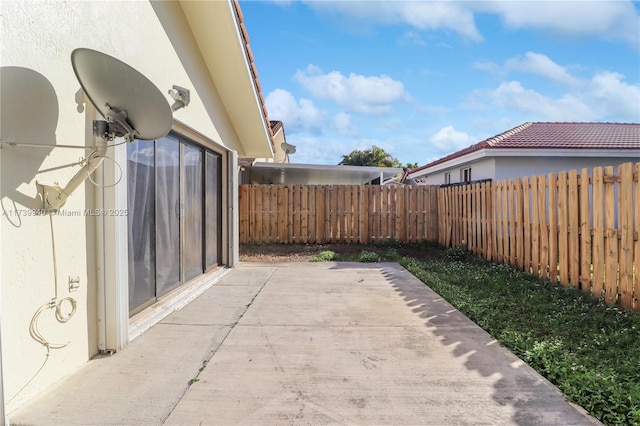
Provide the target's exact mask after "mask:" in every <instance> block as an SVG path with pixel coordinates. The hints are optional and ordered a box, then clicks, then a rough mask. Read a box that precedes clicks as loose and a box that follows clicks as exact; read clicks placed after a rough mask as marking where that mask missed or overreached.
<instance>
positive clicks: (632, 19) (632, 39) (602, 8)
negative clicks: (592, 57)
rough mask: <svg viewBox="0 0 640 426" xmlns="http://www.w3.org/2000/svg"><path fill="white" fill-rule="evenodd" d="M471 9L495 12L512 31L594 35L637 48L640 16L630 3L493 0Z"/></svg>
mask: <svg viewBox="0 0 640 426" xmlns="http://www.w3.org/2000/svg"><path fill="white" fill-rule="evenodd" d="M474 6H475V7H477V10H479V11H482V12H492V13H497V14H498V15H500V16H501V17H502V20H503V22H504V23H505V25H506V26H507V27H508V28H512V29H519V28H531V29H535V30H542V31H552V32H556V33H560V34H565V35H569V36H577V37H585V36H596V37H601V38H604V39H607V40H623V41H625V42H627V43H629V44H631V45H632V46H635V47H636V48H637V47H639V46H640V34H638V26H639V24H640V16H639V15H638V12H637V10H636V8H635V6H634V5H633V3H632V2H631V1H626V0H625V1H553V2H535V1H492V2H482V3H480V2H479V3H475V4H474Z"/></svg>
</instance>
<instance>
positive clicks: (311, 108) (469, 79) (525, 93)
mask: <svg viewBox="0 0 640 426" xmlns="http://www.w3.org/2000/svg"><path fill="white" fill-rule="evenodd" d="M240 5H241V8H242V11H243V14H244V21H245V25H246V27H247V31H248V34H249V37H250V46H251V48H252V51H253V54H254V57H255V63H256V67H257V70H258V74H259V80H260V83H261V86H262V91H263V94H264V96H265V99H266V104H267V109H268V112H269V118H270V119H272V120H281V121H283V123H284V126H285V132H286V136H287V141H288V142H289V143H291V144H294V145H296V146H297V152H296V154H294V155H292V156H291V162H293V163H313V164H337V163H338V162H340V160H341V159H342V155H345V154H348V153H349V152H351V151H352V150H354V149H366V148H370V147H371V146H372V145H376V146H379V147H382V148H384V149H385V150H386V151H387V152H389V153H390V154H392V155H393V156H394V157H397V158H398V159H399V160H400V161H401V162H402V163H403V164H406V163H408V162H411V163H413V162H416V163H418V165H423V164H426V163H427V162H429V161H431V160H435V159H437V158H439V157H441V156H443V155H446V154H448V153H450V152H453V151H456V150H458V149H460V148H463V147H466V146H469V145H471V144H473V143H475V142H479V141H481V140H483V139H485V138H487V137H490V136H493V135H496V134H498V133H501V132H504V131H506V130H508V129H510V128H512V127H515V126H517V125H520V124H522V123H524V122H527V121H610V122H640V2H629V1H622V0H615V1H537V2H530V1H497V2H495V1H471V2H463V1H445V2H434V1H406V2H405V1H393V0H392V1H382V0H380V1H358V0H352V1H321V0H314V1H242V0H241V2H240Z"/></svg>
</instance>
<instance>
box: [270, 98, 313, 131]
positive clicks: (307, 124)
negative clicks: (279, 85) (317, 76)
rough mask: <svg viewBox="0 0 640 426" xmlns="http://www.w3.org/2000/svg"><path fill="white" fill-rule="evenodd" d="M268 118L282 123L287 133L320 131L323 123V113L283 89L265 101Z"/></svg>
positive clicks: (310, 102) (311, 103)
mask: <svg viewBox="0 0 640 426" xmlns="http://www.w3.org/2000/svg"><path fill="white" fill-rule="evenodd" d="M265 103H266V106H267V111H269V117H270V118H271V119H272V120H280V121H282V122H283V123H284V125H285V127H286V129H287V131H288V132H295V131H298V130H309V131H318V132H319V131H320V130H321V129H322V125H323V122H324V113H323V112H322V111H320V110H318V109H317V108H316V107H315V105H314V104H313V102H312V101H310V100H308V99H300V100H299V101H296V99H295V98H294V97H293V95H292V94H291V93H290V92H288V91H286V90H283V89H275V90H274V91H273V92H271V93H269V94H268V95H267V97H266V99H265Z"/></svg>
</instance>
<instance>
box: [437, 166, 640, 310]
mask: <svg viewBox="0 0 640 426" xmlns="http://www.w3.org/2000/svg"><path fill="white" fill-rule="evenodd" d="M638 176H640V163H637V164H635V166H634V165H633V164H632V163H627V164H623V165H621V166H620V167H619V168H618V172H617V174H614V169H613V167H604V168H602V167H597V168H595V169H593V172H592V173H591V174H590V173H589V170H588V169H582V171H581V172H580V173H578V172H577V171H575V170H572V171H569V172H561V173H557V174H555V173H551V174H549V175H548V176H533V177H529V178H526V177H525V178H523V179H509V180H502V181H498V182H485V183H478V184H471V185H465V186H458V187H447V188H440V189H439V190H438V209H439V218H438V220H439V224H440V227H439V230H438V240H439V242H440V243H441V244H443V245H446V246H456V247H457V246H466V247H467V248H468V249H469V250H471V251H473V252H475V253H477V254H480V255H482V256H484V257H485V258H487V259H490V260H493V261H496V262H502V263H508V264H511V265H513V266H514V267H517V268H518V269H520V270H523V271H527V272H531V273H534V274H536V275H538V276H539V277H540V278H543V279H549V280H551V281H553V282H558V281H559V282H560V283H561V284H562V285H564V286H567V285H572V286H573V287H578V288H580V289H582V291H583V292H585V293H590V294H593V295H594V296H596V297H603V296H604V298H605V300H606V302H608V303H619V304H620V305H622V306H624V307H628V308H634V309H636V310H640V303H639V301H638V298H639V296H640V241H639V240H638V234H639V233H640V205H639V204H640V184H639V182H638Z"/></svg>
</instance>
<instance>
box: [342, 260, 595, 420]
mask: <svg viewBox="0 0 640 426" xmlns="http://www.w3.org/2000/svg"><path fill="white" fill-rule="evenodd" d="M361 267H362V268H367V269H369V268H370V269H378V270H380V272H381V274H382V275H383V276H384V277H385V279H386V280H387V281H388V282H389V283H390V284H391V286H392V287H393V288H394V290H395V291H396V292H397V293H398V295H399V296H400V297H402V298H403V299H404V301H405V303H406V305H407V306H409V307H410V308H411V309H412V311H413V312H414V313H415V314H416V315H419V316H420V317H421V318H423V319H424V321H425V325H426V326H427V327H428V328H429V329H430V331H431V332H432V333H433V334H434V335H435V336H437V337H438V338H439V340H440V342H441V343H442V344H443V345H444V346H446V347H448V348H450V350H451V353H452V354H453V355H454V356H455V357H466V361H465V362H464V365H465V367H466V368H467V369H468V370H473V371H475V372H477V373H479V374H481V375H482V376H483V377H490V376H494V375H495V377H496V378H497V380H496V381H495V383H494V384H493V388H494V392H493V394H492V398H493V399H494V400H495V401H496V402H497V403H498V404H499V405H503V406H504V405H510V406H512V407H513V408H514V410H515V414H514V415H513V418H512V420H513V423H514V424H518V425H540V424H584V422H585V421H589V420H592V424H600V423H599V422H598V421H597V420H596V419H590V418H589V417H588V415H586V417H584V416H583V413H584V410H582V408H578V407H576V406H574V405H572V404H570V403H568V402H567V403H566V404H560V406H559V408H558V407H550V406H549V404H548V401H549V396H554V395H555V396H556V397H557V398H559V399H561V400H566V399H565V398H564V396H563V395H562V393H561V392H560V391H559V390H558V389H557V388H556V387H555V386H554V385H553V384H551V383H550V382H549V381H547V380H546V379H544V378H543V377H542V376H540V375H539V374H538V373H536V372H535V371H534V370H533V369H532V368H530V367H529V366H528V365H527V364H526V363H524V361H522V360H521V359H519V358H518V357H517V356H515V355H514V354H513V353H511V352H510V351H509V350H508V349H506V348H504V347H502V346H501V345H500V344H499V343H498V342H497V341H496V340H495V339H494V338H493V337H492V336H491V335H490V334H489V333H487V332H486V331H484V330H483V329H481V328H480V327H479V326H478V325H477V324H475V323H474V322H473V321H471V320H470V319H468V318H467V317H466V316H464V315H463V314H462V313H461V312H460V311H458V310H457V309H456V308H455V307H453V305H451V304H450V303H449V302H447V301H446V300H445V299H443V298H442V297H440V296H439V295H438V294H437V293H436V292H434V291H433V290H431V289H430V288H429V287H428V285H426V284H424V283H423V282H421V281H420V280H418V279H417V278H416V277H414V276H413V275H412V274H411V273H410V272H409V271H407V270H406V269H404V268H403V267H402V266H400V265H399V264H397V263H373V264H361ZM348 268H353V265H351V266H347V265H346V264H341V263H339V262H338V263H336V264H335V266H334V267H332V268H331V269H348ZM499 358H504V361H503V362H500V361H496V360H499ZM554 410H555V411H554ZM550 420H551V421H550Z"/></svg>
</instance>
